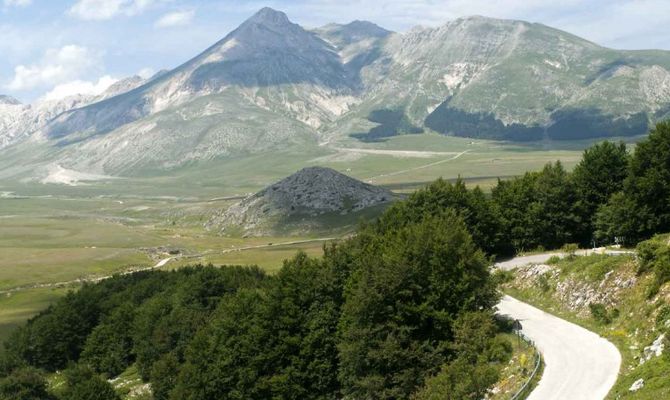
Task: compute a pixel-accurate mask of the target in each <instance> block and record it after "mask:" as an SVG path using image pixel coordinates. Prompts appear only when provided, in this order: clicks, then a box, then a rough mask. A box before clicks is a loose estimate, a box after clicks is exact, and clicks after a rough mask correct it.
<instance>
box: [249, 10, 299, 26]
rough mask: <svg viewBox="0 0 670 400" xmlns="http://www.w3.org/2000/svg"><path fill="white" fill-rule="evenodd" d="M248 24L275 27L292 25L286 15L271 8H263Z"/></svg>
mask: <svg viewBox="0 0 670 400" xmlns="http://www.w3.org/2000/svg"><path fill="white" fill-rule="evenodd" d="M247 22H252V23H257V24H262V25H275V26H277V25H279V26H280V25H288V24H290V23H291V21H289V19H288V16H287V15H286V14H284V13H283V12H281V11H277V10H275V9H273V8H270V7H264V8H261V9H260V10H259V11H258V12H256V14H254V15H252V16H251V18H249V19H248V20H247Z"/></svg>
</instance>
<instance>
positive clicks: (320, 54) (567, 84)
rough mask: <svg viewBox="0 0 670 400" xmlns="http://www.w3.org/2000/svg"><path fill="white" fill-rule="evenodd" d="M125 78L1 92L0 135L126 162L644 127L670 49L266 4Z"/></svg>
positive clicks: (70, 164) (668, 81) (655, 111)
mask: <svg viewBox="0 0 670 400" xmlns="http://www.w3.org/2000/svg"><path fill="white" fill-rule="evenodd" d="M131 88H132V90H128V89H131ZM121 92H123V93H120V94H119V95H117V96H108V97H105V98H101V99H94V101H91V100H86V101H82V102H79V103H77V104H72V105H71V106H70V107H62V108H57V110H56V111H52V112H46V111H43V112H41V114H40V116H41V117H40V118H22V117H20V115H22V114H21V112H19V111H17V110H21V109H22V108H21V106H19V105H16V104H3V105H0V108H2V110H0V138H3V139H0V147H1V146H3V145H4V146H6V145H8V144H9V143H15V142H18V141H22V140H23V142H24V143H23V144H22V145H21V148H22V149H25V148H28V147H29V146H34V145H36V144H39V146H41V147H40V148H41V149H47V150H45V151H43V152H41V153H39V156H38V157H36V158H35V159H34V160H25V162H26V163H31V162H32V163H43V162H45V159H48V160H47V162H49V163H58V164H62V165H63V166H64V167H67V168H72V169H74V170H84V169H85V170H88V171H91V172H94V173H99V174H112V175H125V174H141V173H142V171H147V170H151V171H156V170H158V171H161V170H165V169H169V168H174V167H178V166H183V165H188V164H190V163H193V162H198V161H207V160H212V159H216V158H219V157H230V156H233V155H234V156H244V155H246V154H258V153H262V152H266V151H275V150H279V149H286V148H295V147H296V146H316V144H317V143H319V142H320V143H333V142H337V141H338V140H341V139H342V138H348V137H349V136H353V137H356V138H359V139H361V140H378V139H380V138H383V137H386V136H392V135H399V134H408V133H418V132H422V131H424V130H433V131H437V132H440V133H443V134H445V135H457V136H468V137H480V138H492V139H504V140H514V141H524V140H543V139H558V140H560V139H579V138H585V137H604V136H629V135H638V134H643V133H645V132H646V130H647V128H648V126H649V124H650V123H651V122H653V121H655V120H659V119H663V118H666V117H670V52H667V51H652V50H650V51H619V50H612V49H607V48H604V47H601V46H598V45H596V44H594V43H591V42H588V41H586V40H583V39H581V38H578V37H575V36H573V35H570V34H569V33H566V32H562V31H559V30H556V29H553V28H550V27H547V26H544V25H541V24H533V23H528V22H523V21H514V20H498V19H492V18H485V17H468V18H461V19H457V20H454V21H450V22H447V23H446V24H444V25H443V26H440V27H436V28H415V29H412V30H411V31H409V32H407V33H393V32H389V31H387V30H385V29H383V28H381V27H379V26H377V25H374V24H372V23H370V22H365V21H355V22H352V23H350V24H346V25H339V24H330V25H326V26H324V27H321V28H317V29H314V30H306V29H304V28H302V27H300V26H299V25H297V24H294V23H292V22H291V21H290V20H289V19H288V17H287V16H286V15H285V14H284V13H282V12H279V11H275V10H272V9H269V8H264V9H262V10H260V11H259V12H258V13H256V14H255V15H253V16H252V17H251V18H249V19H248V20H247V21H245V22H244V23H243V24H242V25H240V26H239V27H238V28H237V29H235V30H234V31H233V32H231V33H230V34H228V35H227V36H226V37H225V38H223V39H222V40H221V41H219V42H218V43H216V44H214V45H213V46H212V47H210V48H209V49H206V50H205V51H204V52H202V53H201V54H200V55H198V56H196V57H195V58H193V59H192V60H190V61H188V62H186V63H185V64H183V65H181V66H179V67H177V68H175V69H174V70H172V71H167V72H163V73H161V74H160V75H159V76H157V77H156V78H155V79H152V80H150V81H148V82H136V83H133V84H132V85H130V86H126V87H124V88H123V90H121ZM7 110H9V111H7ZM31 112H32V111H31ZM28 115H30V116H33V115H34V114H32V113H30V114H28ZM36 120H37V121H40V122H39V123H35V122H34V121H36ZM33 132H34V133H33ZM28 136H30V138H29V140H25V139H26V138H27V137H28ZM7 138H11V139H7ZM3 143H4V144H3ZM48 149H51V150H48ZM13 151H14V152H15V153H16V152H17V151H18V150H16V149H13ZM23 153H25V154H29V153H30V152H29V151H23ZM2 158H3V155H2V153H0V161H1V160H2Z"/></svg>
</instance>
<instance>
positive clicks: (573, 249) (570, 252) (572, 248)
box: [561, 243, 579, 260]
mask: <svg viewBox="0 0 670 400" xmlns="http://www.w3.org/2000/svg"><path fill="white" fill-rule="evenodd" d="M561 250H562V251H563V253H565V255H566V258H567V259H568V260H574V259H575V257H577V250H579V245H578V244H577V243H566V244H564V245H563V248H562V249H561Z"/></svg>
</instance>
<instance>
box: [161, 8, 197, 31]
mask: <svg viewBox="0 0 670 400" xmlns="http://www.w3.org/2000/svg"><path fill="white" fill-rule="evenodd" d="M193 17H195V11H194V10H188V11H174V12H171V13H167V14H165V15H163V16H162V17H160V19H158V21H156V23H155V24H154V26H155V27H157V28H171V27H173V26H184V25H189V24H190V23H191V21H193Z"/></svg>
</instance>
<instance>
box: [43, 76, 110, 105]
mask: <svg viewBox="0 0 670 400" xmlns="http://www.w3.org/2000/svg"><path fill="white" fill-rule="evenodd" d="M116 82H118V79H115V78H112V77H111V76H109V75H105V76H103V77H101V78H100V79H98V81H97V82H90V81H82V80H74V81H71V82H66V83H62V84H60V85H56V87H54V88H53V89H51V90H50V91H49V92H47V93H46V94H45V95H44V96H43V97H42V99H43V100H47V101H49V100H60V99H64V98H66V97H69V96H73V95H76V94H83V95H93V96H97V95H100V94H102V93H103V92H104V91H105V90H107V89H109V87H110V86H112V85H113V84H115V83H116Z"/></svg>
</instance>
